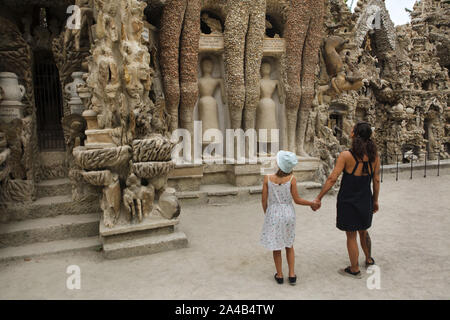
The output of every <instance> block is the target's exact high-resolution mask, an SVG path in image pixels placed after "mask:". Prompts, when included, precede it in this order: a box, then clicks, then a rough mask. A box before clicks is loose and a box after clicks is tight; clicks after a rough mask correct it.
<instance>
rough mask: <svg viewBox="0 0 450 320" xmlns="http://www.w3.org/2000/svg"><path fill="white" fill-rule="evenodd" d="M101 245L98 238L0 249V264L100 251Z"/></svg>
mask: <svg viewBox="0 0 450 320" xmlns="http://www.w3.org/2000/svg"><path fill="white" fill-rule="evenodd" d="M101 247H102V244H101V241H100V239H99V237H98V236H95V237H88V238H75V239H66V240H57V241H50V242H38V243H33V244H27V245H23V246H18V247H8V248H3V249H0V262H5V261H11V260H18V259H30V258H36V257H40V256H44V255H53V254H59V253H65V252H78V251H84V250H98V251H99V250H101Z"/></svg>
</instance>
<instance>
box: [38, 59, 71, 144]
mask: <svg viewBox="0 0 450 320" xmlns="http://www.w3.org/2000/svg"><path fill="white" fill-rule="evenodd" d="M33 71H34V72H33V78H34V96H35V102H36V117H37V119H36V120H37V131H38V141H39V148H40V150H42V151H50V150H60V151H62V150H64V149H65V143H64V135H63V130H62V126H61V118H62V117H63V103H62V92H61V82H60V81H59V74H58V69H57V67H56V64H55V61H54V59H53V54H52V52H51V51H48V50H39V51H35V52H34V70H33Z"/></svg>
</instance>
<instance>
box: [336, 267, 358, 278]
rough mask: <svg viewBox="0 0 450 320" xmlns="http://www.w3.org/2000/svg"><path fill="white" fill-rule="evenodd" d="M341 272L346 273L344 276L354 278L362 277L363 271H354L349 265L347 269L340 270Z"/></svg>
mask: <svg viewBox="0 0 450 320" xmlns="http://www.w3.org/2000/svg"><path fill="white" fill-rule="evenodd" d="M339 273H340V274H342V275H344V276H348V277H351V278H354V279H361V278H362V276H361V271H358V272H352V270H351V269H350V267H347V268H345V269H341V270H339Z"/></svg>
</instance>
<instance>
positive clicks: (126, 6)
mask: <svg viewBox="0 0 450 320" xmlns="http://www.w3.org/2000/svg"><path fill="white" fill-rule="evenodd" d="M94 5H95V10H94V12H95V13H96V17H95V18H96V21H97V24H96V25H95V30H96V42H95V45H94V47H93V48H92V52H93V54H92V57H91V58H90V59H89V74H88V76H87V79H86V84H85V85H83V84H81V85H79V86H78V87H77V89H78V93H79V94H80V96H81V97H82V100H83V102H84V103H85V108H86V110H85V111H84V112H83V115H82V116H83V118H84V119H85V120H86V126H87V130H85V135H86V137H87V139H86V143H85V145H84V146H77V147H75V148H74V149H73V156H74V163H75V165H76V167H74V170H73V176H74V177H76V176H78V174H76V172H77V170H80V175H81V176H82V178H83V180H84V181H85V182H86V183H88V184H90V185H93V186H99V187H101V188H102V189H103V193H102V199H101V207H102V209H103V220H102V221H103V225H104V226H105V227H107V228H114V227H115V226H116V225H123V224H129V223H131V222H133V223H141V222H142V221H143V220H145V219H146V218H147V217H150V216H153V217H159V218H161V219H166V218H165V216H170V215H171V214H172V213H171V212H166V211H164V210H162V209H161V208H160V207H159V205H158V203H159V201H160V196H161V195H162V194H163V193H164V190H165V188H166V185H167V176H168V174H169V172H170V170H171V169H172V168H173V163H172V161H171V152H172V149H173V148H174V146H175V145H174V144H173V143H172V142H171V141H170V140H169V139H168V138H167V137H166V135H167V134H168V127H167V125H166V123H167V116H166V114H165V112H164V103H163V102H161V101H158V103H157V104H156V105H155V103H154V101H152V100H151V99H150V91H151V90H152V76H153V74H154V71H153V69H152V68H151V55H150V53H149V51H148V47H147V45H146V43H152V42H153V41H154V40H152V39H150V38H148V37H149V36H151V33H144V25H145V24H144V21H143V11H144V8H145V6H146V4H145V3H143V2H140V1H137V0H121V1H116V2H106V1H101V0H95V1H94ZM144 37H147V38H146V39H144ZM75 141H78V140H76V139H75ZM76 143H77V142H75V144H76ZM78 168H79V169H78ZM76 181H78V180H76Z"/></svg>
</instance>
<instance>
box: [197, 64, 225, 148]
mask: <svg viewBox="0 0 450 320" xmlns="http://www.w3.org/2000/svg"><path fill="white" fill-rule="evenodd" d="M200 69H201V73H202V76H201V77H200V79H199V81H198V88H199V94H200V99H199V101H198V116H199V120H200V121H202V136H203V137H204V133H205V132H206V131H207V130H209V129H216V130H220V124H219V110H218V104H217V101H216V99H215V98H214V93H215V91H216V90H217V88H220V92H221V96H222V102H223V103H224V104H226V93H225V84H224V81H223V80H222V79H220V78H214V77H213V76H212V73H213V70H214V62H213V60H212V58H210V57H205V58H203V59H202V61H201V63H200ZM211 142H212V141H211V140H205V138H204V139H203V143H205V144H208V143H211ZM216 142H218V141H216Z"/></svg>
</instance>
